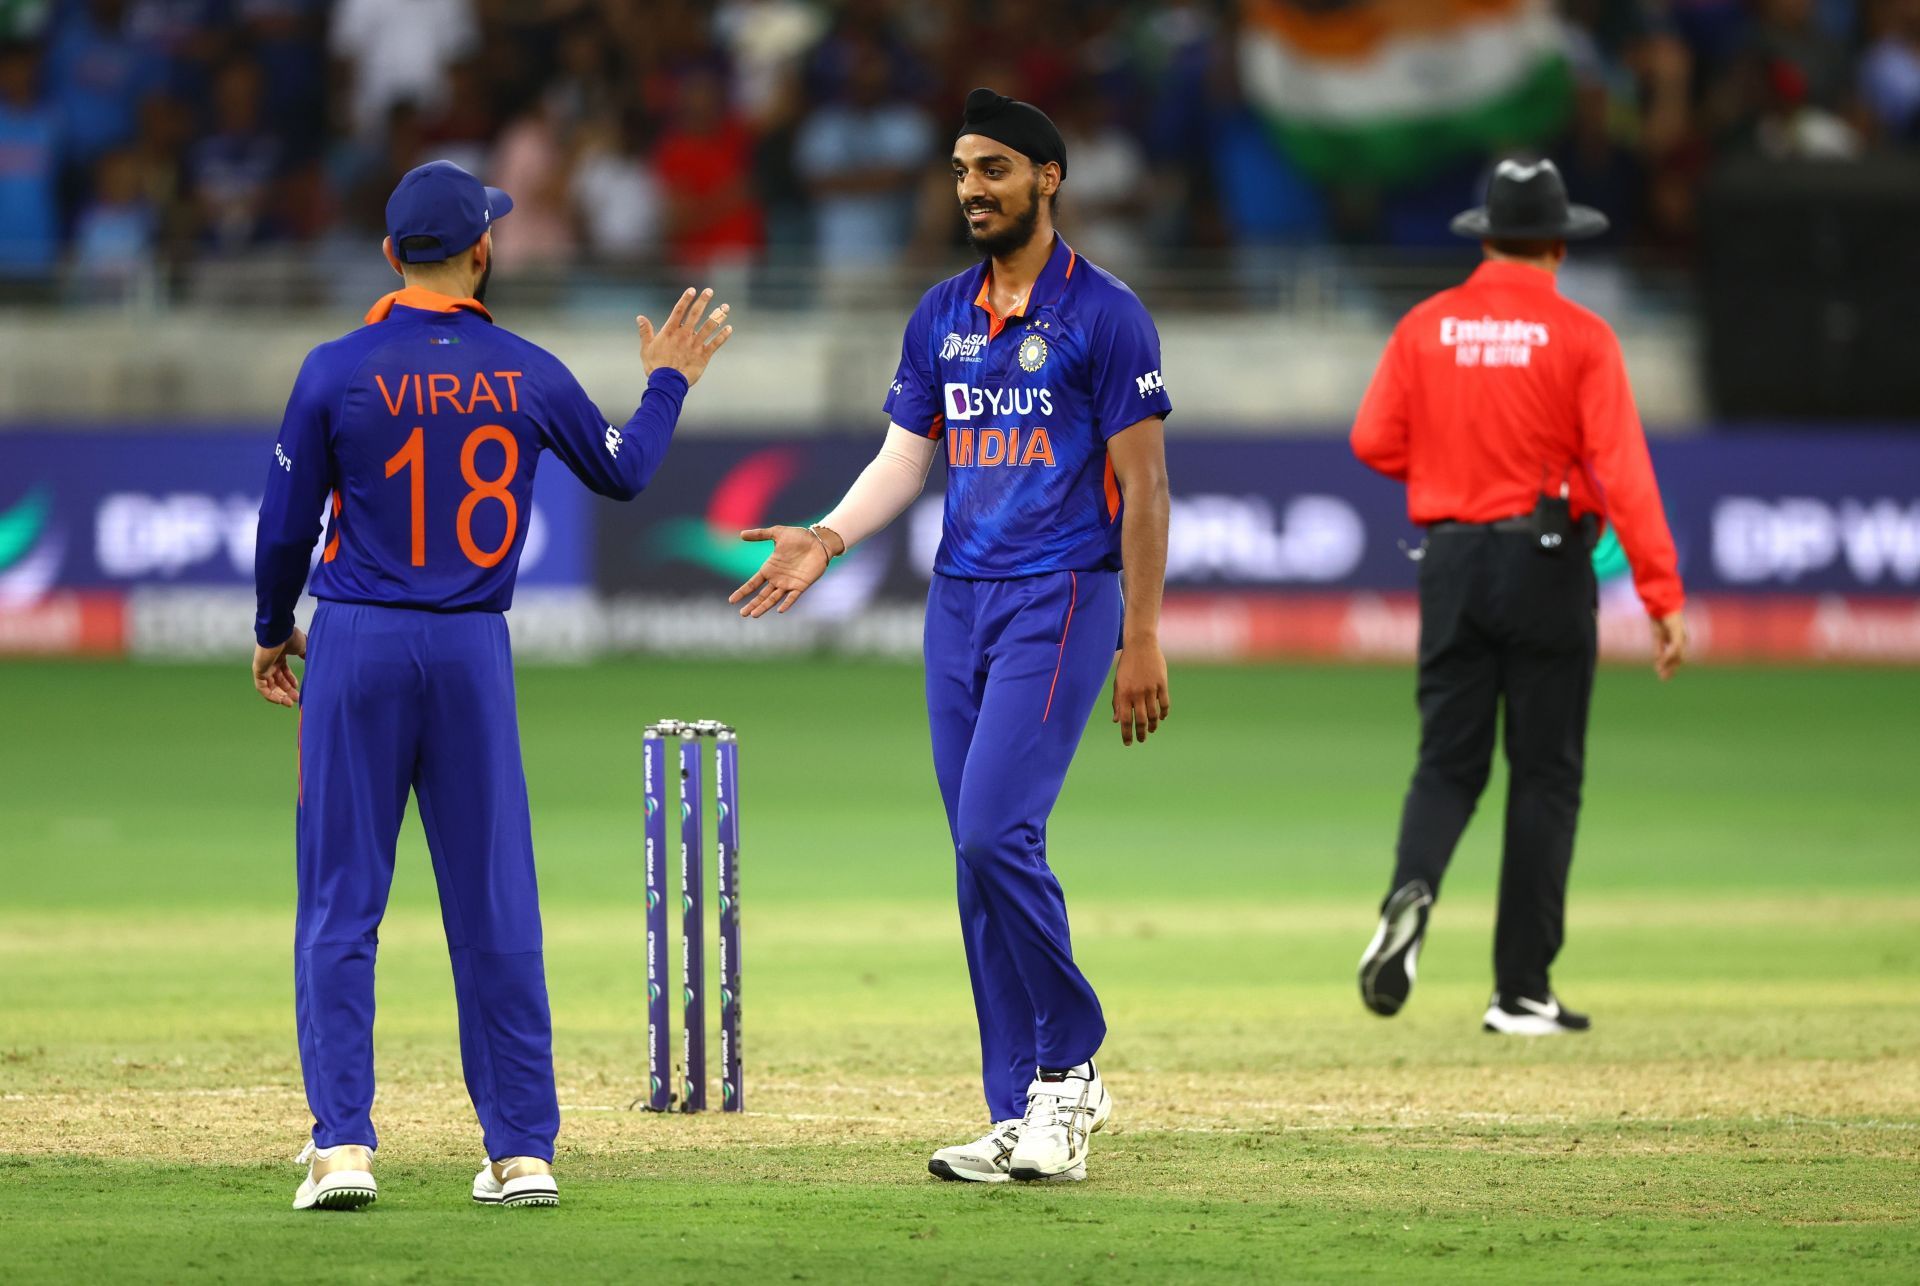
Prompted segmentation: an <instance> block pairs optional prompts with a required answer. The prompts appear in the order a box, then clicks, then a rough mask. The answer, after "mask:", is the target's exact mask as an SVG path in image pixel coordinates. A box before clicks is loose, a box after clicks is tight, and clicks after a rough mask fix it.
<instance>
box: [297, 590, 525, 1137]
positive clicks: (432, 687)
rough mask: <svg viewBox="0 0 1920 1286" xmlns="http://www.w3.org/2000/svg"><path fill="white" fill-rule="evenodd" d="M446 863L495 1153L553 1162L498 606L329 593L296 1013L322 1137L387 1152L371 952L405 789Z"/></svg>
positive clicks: (303, 745)
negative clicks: (377, 1081) (367, 600)
mask: <svg viewBox="0 0 1920 1286" xmlns="http://www.w3.org/2000/svg"><path fill="white" fill-rule="evenodd" d="M409 790H411V791H412V792H413V793H414V794H415V795H416V796H417V797H418V799H419V801H420V820H421V822H422V824H423V825H424V827H425V829H426V833H427V847H428V848H429V849H430V850H431V851H432V854H433V874H434V880H435V883H436V884H437V885H438V886H439V890H440V915H441V919H442V921H443V922H444V924H445V926H446V932H447V947H448V950H449V953H450V954H451V955H452V957H453V985H454V995H455V998H456V1000H457V1001H458V1003H459V1009H460V1059H461V1064H462V1066H463V1067H464V1069H465V1072H466V1080H467V1092H468V1094H469V1095H471V1096H472V1099H473V1107H474V1111H475V1112H476V1113H477V1114H478V1115H479V1117H480V1124H481V1127H482V1129H483V1130H484V1132H485V1141H486V1148H487V1155H488V1156H491V1157H507V1156H532V1157H540V1158H542V1159H544V1160H549V1161H550V1160H552V1159H553V1140H554V1136H555V1135H556V1134H557V1133H558V1132H559V1128H560V1107H559V1102H558V1099H557V1097H556V1095H555V1092H554V1084H553V1037H552V1020H551V1018H550V1016H549V1014H548V1011H547V983H546V972H545V968H544V966H543V963H542V959H541V954H540V951H541V935H540V898H539V891H538V888H537V886H536V884H535V880H534V871H533V836H532V828H531V824H530V822H529V819H528V815H527V784H526V777H525V775H524V774H523V772H522V770H521V766H520V733H519V728H518V725H517V723H516V720H515V717H514V695H513V654H512V649H511V647H510V645H509V643H508V640H507V623H506V620H505V618H504V617H502V616H501V615H500V614H499V613H497V612H448V613H441V612H423V611H414V610H411V609H407V608H398V607H374V606H366V605H360V604H353V603H329V602H323V603H321V604H320V606H319V608H318V609H317V610H316V611H315V612H314V616H313V628H312V630H311V631H310V632H309V634H308V638H307V668H306V676H305V682H304V683H303V684H302V687H301V694H300V804H299V820H298V825H297V835H298V840H297V851H298V866H299V884H300V904H299V914H298V919H297V921H296V925H295V952H294V1011H295V1015H296V1017H297V1019H298V1023H299V1035H300V1067H301V1071H302V1073H303V1074H304V1076H305V1079H306V1087H307V1102H308V1104H309V1105H310V1106H311V1108H312V1110H313V1117H314V1122H315V1124H314V1129H313V1141H314V1143H315V1144H316V1145H318V1146H320V1147H331V1146H333V1145H334V1144H338V1143H359V1144H366V1145H368V1146H376V1145H377V1143H378V1139H377V1137H376V1136H375V1134H374V1130H373V1122H372V1119H371V1115H370V1114H371V1111H372V1108H373V1093H374V1076H373V962H374V953H375V950H376V948H377V947H378V943H379V937H378V934H379V928H380V920H381V917H382V916H383V915H384V914H385V913H386V909H387V894H388V891H389V889H390V888H391V886H392V883H393V862H394V843H395V841H396V840H397V838H398V837H399V833H400V823H401V820H402V818H404V817H405V815H406V808H407V792H408V791H409Z"/></svg>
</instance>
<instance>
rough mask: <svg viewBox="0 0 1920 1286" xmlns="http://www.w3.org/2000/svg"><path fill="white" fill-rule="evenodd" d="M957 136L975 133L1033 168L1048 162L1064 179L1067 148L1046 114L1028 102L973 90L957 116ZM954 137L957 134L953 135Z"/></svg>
mask: <svg viewBox="0 0 1920 1286" xmlns="http://www.w3.org/2000/svg"><path fill="white" fill-rule="evenodd" d="M960 133H961V134H979V135H981V136H982V137H984V138H990V139H992V140H993V141H994V142H996V143H1005V144H1006V145H1007V146H1008V147H1010V148H1012V149H1013V150H1014V151H1016V152H1018V153H1020V154H1021V155H1022V156H1024V157H1026V158H1027V159H1028V160H1030V161H1032V162H1033V163H1034V164H1035V165H1036V166H1039V165H1045V164H1046V163H1047V162H1048V161H1052V162H1053V163H1054V164H1056V165H1058V166H1059V167H1060V177H1061V178H1063V179H1064V178H1066V177H1067V145H1066V144H1065V143H1064V142H1062V141H1061V139H1060V131H1059V130H1058V129H1055V128H1054V124H1053V122H1052V121H1050V120H1048V119H1047V114H1046V113H1045V112H1043V111H1041V110H1040V109H1039V108H1038V107H1035V106H1034V105H1033V104H1032V103H1023V102H1021V101H1020V100H1019V99H1017V98H1008V97H1007V96H1006V95H1005V94H996V93H994V92H993V91H992V90H991V89H976V90H974V91H973V92H972V93H971V94H968V95H967V107H966V111H965V112H964V113H962V115H961V117H960ZM956 137H958V135H956Z"/></svg>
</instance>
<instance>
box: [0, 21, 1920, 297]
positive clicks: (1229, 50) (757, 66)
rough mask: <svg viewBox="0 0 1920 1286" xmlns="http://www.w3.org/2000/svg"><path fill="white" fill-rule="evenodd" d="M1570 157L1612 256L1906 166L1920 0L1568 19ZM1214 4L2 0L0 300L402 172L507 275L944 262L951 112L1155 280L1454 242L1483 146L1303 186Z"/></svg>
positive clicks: (1918, 129)
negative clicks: (1451, 235) (1792, 160)
mask: <svg viewBox="0 0 1920 1286" xmlns="http://www.w3.org/2000/svg"><path fill="white" fill-rule="evenodd" d="M1558 11H1559V13H1560V16H1561V21H1562V22H1563V24H1564V28H1565V43H1566V49H1567V57H1568V61H1569V64H1570V66H1571V68H1572V70H1573V73H1574V74H1573V85H1574V88H1573V90H1572V94H1573V100H1574V101H1573V104H1572V110H1571V113H1570V115H1569V118H1568V119H1569V120H1570V122H1571V123H1570V125H1569V126H1568V128H1567V130H1566V131H1565V133H1564V135H1563V136H1562V137H1561V138H1559V139H1557V140H1553V141H1550V142H1548V143H1547V144H1546V145H1545V149H1544V150H1546V151H1547V152H1548V153H1549V154H1551V155H1554V156H1556V157H1557V158H1558V159H1559V160H1560V162H1561V164H1562V167H1563V168H1564V169H1565V170H1566V172H1567V173H1568V176H1569V180H1570V183H1571V185H1572V187H1573V188H1574V191H1575V195H1576V197H1577V198H1578V199H1582V200H1586V201H1590V202H1592V203H1594V204H1598V205H1600V206H1602V207H1603V208H1605V209H1607V210H1609V211H1610V212H1611V213H1612V214H1613V215H1614V216H1615V219H1616V230H1615V233H1614V234H1613V235H1614V239H1615V241H1616V243H1618V244H1620V245H1623V246H1626V247H1629V248H1633V249H1636V250H1639V251H1643V252H1646V253H1662V252H1665V253H1669V254H1681V253H1684V251H1685V249H1686V247H1687V245H1688V241H1689V238H1690V236H1691V216H1692V205H1693V197H1694V193H1695V191H1696V190H1697V187H1698V183H1699V180H1700V178H1701V176H1702V174H1703V173H1704V172H1705V170H1706V169H1707V167H1708V166H1709V165H1710V164H1711V163H1712V161H1713V160H1714V159H1716V158H1718V157H1721V156H1726V155H1730V154H1733V153H1736V152H1757V153H1760V154H1763V155H1770V156H1779V157H1820V158H1833V159H1844V158H1851V157H1857V156H1863V155H1868V154H1871V153H1874V152H1876V151H1883V150H1898V149H1909V150H1915V151H1920V0H1559V3H1558ZM1243 20H1244V19H1243V15H1242V14H1241V12H1240V9H1239V6H1237V5H1236V4H1234V3H1232V2H1231V0H1141V2H1139V3H1121V2H1114V3H1095V2H1093V0H837V2H829V0H334V2H333V3H327V0H0V42H3V43H0V279H6V280H11V281H13V282H15V283H20V282H32V281H42V282H53V281H59V282H63V283H65V286H64V288H66V289H73V288H74V286H75V283H79V284H80V285H82V286H84V285H85V283H89V282H94V283H100V282H105V283H112V282H114V281H116V280H120V279H124V278H126V277H128V276H130V275H132V274H136V273H139V272H141V271H143V270H145V268H146V267H147V266H148V265H150V264H151V263H153V262H156V261H157V262H161V263H170V262H171V263H179V262H190V261H204V260H208V259H214V258H233V257H238V258H241V259H245V258H246V257H248V256H264V255H271V254H285V253H287V251H288V249H289V248H290V247H293V248H299V249H300V250H301V251H302V252H307V253H314V254H319V253H323V252H335V251H338V252H345V251H347V250H349V249H350V250H351V251H353V252H354V253H367V252H370V250H371V248H372V246H373V245H375V244H377V242H378V239H379V237H380V235H381V230H382V209H383V206H384V203H385V200H386V196H387V194H388V192H389V190H390V189H391V188H392V185H393V183H394V181H395V179H396V178H397V177H398V176H399V175H400V174H401V173H403V172H404V171H405V170H407V169H408V168H409V167H411V166H413V165H415V164H417V163H419V162H420V161H422V160H426V159H432V158H435V157H449V158H452V159H454V160H456V161H458V162H460V163H461V164H463V165H466V166H467V167H469V168H470V169H473V170H474V171H476V172H478V173H482V174H484V175H485V176H486V177H487V179H488V180H489V181H490V182H493V183H496V184H498V185H500V186H502V187H504V188H506V189H507V190H509V191H510V192H511V193H512V194H513V195H514V198H515V200H516V202H517V207H516V210H515V213H514V215H513V217H512V218H511V219H509V220H507V221H505V222H503V224H502V225H501V227H500V229H499V230H498V232H497V234H496V243H497V255H498V263H499V268H500V272H501V274H502V275H508V274H512V273H515V272H526V271H529V270H537V269H540V268H542V267H553V266H561V267H564V268H567V269H571V270H576V271H577V270H579V269H580V268H581V267H582V266H583V265H587V266H590V265H594V264H606V263H629V262H639V263H645V262H655V263H667V264H672V265H675V266H679V265H686V266H689V267H697V268H709V267H712V268H721V269H724V268H726V267H728V266H730V265H739V264H754V265H759V266H762V267H764V266H765V265H768V264H774V265H796V266H800V267H817V268H819V269H821V270H822V271H824V272H826V273H827V274H829V275H831V274H832V273H835V272H841V271H846V272H850V273H852V272H859V271H861V270H867V269H872V268H876V267H880V268H884V267H887V266H903V267H912V266H916V265H919V264H921V263H922V262H925V261H930V260H934V259H941V258H946V257H951V255H952V253H953V250H954V246H955V244H956V243H957V240H958V238H959V235H960V232H959V230H960V221H959V220H958V218H957V217H955V215H954V211H953V205H952V192H951V187H950V185H949V183H948V181H947V179H946V177H945V167H944V166H943V165H942V164H941V162H942V159H943V157H944V155H945V149H946V146H947V144H948V143H949V142H950V141H951V135H952V133H953V127H954V125H955V123H956V121H957V118H958V114H959V105H960V102H961V100H962V98H963V97H964V95H965V93H966V91H967V90H968V89H969V88H971V87H973V86H974V85H977V84H989V85H992V86H994V87H995V88H997V89H999V90H1001V91H1003V92H1005V93H1009V94H1012V95H1015V96H1017V97H1021V98H1026V99H1030V100H1032V101H1033V102H1036V103H1038V104H1040V105H1041V106H1043V107H1044V108H1046V109H1047V110H1048V111H1049V112H1051V113H1053V114H1054V117H1055V119H1056V120H1057V121H1058V122H1059V124H1060V127H1061V130H1062V132H1063V134H1064V135H1065V137H1066V139H1067V146H1068V153H1069V157H1070V162H1071V164H1070V171H1071V172H1070V176H1069V180H1068V183H1067V186H1066V188H1065V190H1064V193H1063V202H1062V206H1061V223H1062V226H1063V228H1064V229H1065V230H1066V231H1067V233H1068V235H1069V236H1071V237H1073V238H1074V239H1075V240H1076V243H1077V244H1078V245H1079V247H1080V248H1081V249H1082V250H1083V251H1084V252H1085V253H1087V254H1088V255H1089V256H1091V257H1093V258H1094V259H1095V260H1096V261H1103V262H1106V263H1107V264H1109V266H1111V267H1113V268H1114V269H1115V270H1117V271H1120V272H1121V273H1123V274H1124V273H1126V272H1127V271H1128V270H1129V269H1130V268H1131V267H1132V266H1133V265H1135V264H1138V263H1140V262H1141V261H1143V260H1146V259H1152V260H1155V261H1156V262H1160V263H1163V264H1169V263H1170V264H1178V263H1179V262H1182V257H1183V256H1190V255H1192V254H1194V253H1195V252H1211V253H1216V254H1218V253H1223V252H1228V253H1230V252H1235V251H1240V250H1244V249H1246V248H1249V247H1255V248H1262V249H1267V250H1271V249H1273V248H1274V247H1276V246H1277V247H1280V248H1282V249H1284V248H1286V247H1289V246H1294V245H1299V246H1325V245H1347V244H1351V245H1377V244H1387V245H1392V244H1402V245H1423V244H1429V243H1431V244H1437V243H1439V242H1440V241H1441V240H1442V239H1444V236H1445V231H1444V229H1445V219H1446V216H1447V215H1449V214H1451V213H1452V212H1453V211H1455V210H1457V209H1459V208H1461V207H1462V206H1464V205H1467V204H1469V203H1471V202H1472V201H1473V199H1474V197H1475V188H1476V185H1477V184H1478V182H1479V181H1480V178H1481V176H1482V175H1483V174H1484V171H1485V168H1486V165H1487V161H1488V158H1486V157H1465V158H1461V160H1460V163H1459V164H1458V165H1451V166H1448V167H1445V168H1444V169H1442V170H1441V171H1440V172H1438V173H1434V174H1430V175H1427V176H1424V177H1423V178H1422V179H1421V181H1420V182H1419V183H1417V184H1414V185H1411V186H1408V187H1405V188H1402V189H1399V190H1388V191H1382V190H1377V189H1373V188H1369V187H1368V186H1366V185H1363V184H1357V183H1356V184H1342V183H1338V182H1335V183H1331V184H1329V183H1324V182H1317V181H1309V180H1307V179H1306V178H1305V177H1304V176H1303V175H1300V174H1299V173H1297V172H1293V171H1290V169H1289V162H1288V160H1287V158H1286V156H1285V155H1284V154H1283V153H1282V152H1281V151H1280V150H1279V149H1278V148H1277V147H1276V146H1275V145H1274V144H1273V143H1272V142H1271V135H1270V133H1269V132H1268V131H1266V130H1265V129H1264V127H1263V126H1262V124H1261V122H1260V121H1259V120H1258V119H1257V113H1255V112H1254V111H1253V109H1252V108H1251V107H1250V106H1249V105H1248V103H1247V102H1246V101H1245V99H1244V96H1243V95H1242V94H1241V93H1240V90H1239V86H1238V79H1239V78H1238V75H1237V70H1236V61H1235V57H1234V46H1235V42H1236V40H1237V39H1239V38H1240V37H1239V24H1240V23H1241V22H1242V21H1243Z"/></svg>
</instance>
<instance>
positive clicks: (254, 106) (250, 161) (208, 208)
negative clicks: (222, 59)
mask: <svg viewBox="0 0 1920 1286" xmlns="http://www.w3.org/2000/svg"><path fill="white" fill-rule="evenodd" d="M261 95H262V86H261V80H260V69H259V68H258V67H257V66H255V65H254V64H253V63H251V62H246V61H244V60H241V61H235V62H230V63H228V64H227V65H226V66H225V67H223V68H221V69H220V73H219V75H218V76H217V77H216V78H215V80H214V90H213V116H214V126H213V132H212V133H211V134H209V135H208V136H207V137H206V138H203V139H201V140H200V141H199V142H197V143H195V144H194V145H193V149H192V151H191V152H189V153H188V155H187V181H188V183H189V185H190V187H191V190H192V194H193V201H194V205H195V207H196V213H197V215H198V217H199V223H200V228H201V231H202V235H203V237H204V239H205V240H207V241H209V242H211V243H212V244H213V245H215V246H217V247H219V248H221V249H226V250H232V249H238V248H240V247H243V246H248V245H252V244H253V243H254V242H256V241H258V240H260V239H261V237H262V235H263V233H264V232H265V231H266V226H265V225H266V221H267V216H268V214H269V212H270V210H271V205H272V197H273V185H274V180H275V179H277V178H278V177H279V174H280V167H281V162H282V152H283V149H282V147H281V145H280V141H279V139H277V138H275V137H274V135H273V134H272V133H270V132H269V131H267V130H266V129H264V128H262V125H261V112H260V104H261Z"/></svg>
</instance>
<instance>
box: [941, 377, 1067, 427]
mask: <svg viewBox="0 0 1920 1286" xmlns="http://www.w3.org/2000/svg"><path fill="white" fill-rule="evenodd" d="M941 402H942V403H943V404H944V405H943V414H945V415H946V417H947V422H948V423H949V424H951V423H952V422H953V421H955V420H977V419H979V418H980V417H981V416H985V415H995V416H999V415H1007V416H1013V415H1052V414H1053V390H1051V389H1047V388H976V387H974V386H973V385H971V384H948V385H947V387H946V392H945V395H944V396H943V397H942V398H941Z"/></svg>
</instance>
